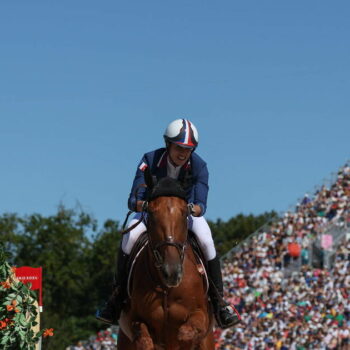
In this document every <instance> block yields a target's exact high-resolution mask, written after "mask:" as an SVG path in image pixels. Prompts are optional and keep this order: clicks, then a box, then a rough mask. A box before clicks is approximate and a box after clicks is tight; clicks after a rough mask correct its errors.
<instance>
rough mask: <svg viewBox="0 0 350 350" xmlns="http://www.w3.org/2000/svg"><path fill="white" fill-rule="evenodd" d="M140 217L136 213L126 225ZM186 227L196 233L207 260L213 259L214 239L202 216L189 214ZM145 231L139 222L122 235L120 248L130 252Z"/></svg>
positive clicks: (133, 222) (142, 223)
mask: <svg viewBox="0 0 350 350" xmlns="http://www.w3.org/2000/svg"><path fill="white" fill-rule="evenodd" d="M140 218H141V214H140V213H136V214H135V215H134V217H133V218H132V220H131V221H130V223H129V225H128V227H130V226H132V225H134V224H135V223H136V222H137V221H139V219H140ZM188 228H189V229H190V230H191V231H193V233H194V234H195V235H196V237H197V239H198V243H199V245H200V246H201V248H202V251H203V254H204V256H205V258H206V259H207V261H208V260H212V259H214V258H215V256H216V250H215V246H214V241H213V237H212V234H211V230H210V227H209V225H208V223H207V220H205V218H204V216H199V217H195V216H190V217H189V219H188ZM145 231H146V225H145V224H144V222H141V223H140V224H138V225H137V226H136V227H135V228H134V229H132V230H131V231H130V232H128V233H126V234H125V235H124V237H123V241H122V249H123V252H124V253H125V254H130V253H131V250H132V247H133V246H134V244H135V243H136V241H137V239H138V238H139V237H140V235H141V234H142V233H143V232H145Z"/></svg>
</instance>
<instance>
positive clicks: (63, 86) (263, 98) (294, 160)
mask: <svg viewBox="0 0 350 350" xmlns="http://www.w3.org/2000/svg"><path fill="white" fill-rule="evenodd" d="M349 18H350V3H349V2H348V1H336V2H329V1H277V0H276V1H261V0H259V1H232V0H229V1H226V0H224V1H215V2H214V1H211V2H209V1H202V0H201V1H197V0H193V1H171V2H170V1H128V2H127V1H124V2H121V1H81V0H75V1H56V2H53V1H23V0H22V1H7V2H4V1H2V2H1V4H0V154H1V163H0V164H1V177H0V179H1V181H0V213H4V212H17V213H19V214H21V215H23V214H31V213H34V212H37V213H41V214H44V215H49V214H53V213H55V211H56V208H57V205H58V204H59V203H63V204H65V205H66V206H67V207H74V206H75V205H76V203H77V202H79V203H80V205H81V206H82V208H83V209H84V210H86V211H88V212H90V213H92V214H94V216H95V217H96V218H97V219H98V220H99V222H100V224H101V223H102V221H104V220H105V219H107V218H112V219H115V220H120V221H122V220H123V219H124V215H125V213H126V211H127V207H126V202H127V197H128V195H129V191H130V187H131V182H132V180H133V176H134V173H135V170H136V166H137V163H138V161H139V160H140V158H141V156H142V154H143V153H145V152H146V151H150V150H152V149H154V148H158V147H161V146H162V145H163V141H162V133H163V131H164V129H165V127H166V125H167V124H168V123H169V122H170V121H172V120H173V119H176V118H178V117H187V118H189V119H190V120H192V121H193V122H194V124H196V126H197V128H198V130H199V134H200V146H199V148H198V153H199V154H200V155H201V156H202V157H203V158H204V159H205V160H206V161H207V162H208V166H209V171H210V193H209V200H208V211H207V217H208V218H209V219H212V220H216V219H217V218H222V219H224V220H227V219H228V218H230V217H232V216H234V215H236V214H238V213H240V212H242V213H245V214H249V213H253V214H259V213H262V212H264V211H268V210H272V209H275V210H277V211H283V210H285V209H287V208H288V206H289V205H291V204H295V203H296V201H297V198H298V197H300V196H302V195H303V194H304V193H305V192H306V191H310V190H313V189H314V186H315V185H317V184H321V183H322V181H323V179H324V178H326V177H329V175H330V173H331V172H333V171H336V170H337V169H338V167H339V166H341V165H343V164H344V163H345V162H346V160H347V159H349V158H350V152H349V150H350V113H349V111H350V98H349V91H350V65H349V62H350V45H349V44H350V41H349V38H350V21H349Z"/></svg>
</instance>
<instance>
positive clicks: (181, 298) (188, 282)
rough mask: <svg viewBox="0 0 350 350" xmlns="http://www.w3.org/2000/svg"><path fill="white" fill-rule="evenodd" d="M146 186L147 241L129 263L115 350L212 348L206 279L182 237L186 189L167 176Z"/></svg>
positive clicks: (185, 236)
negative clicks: (130, 270) (131, 264)
mask: <svg viewBox="0 0 350 350" xmlns="http://www.w3.org/2000/svg"><path fill="white" fill-rule="evenodd" d="M148 187H149V189H148V191H150V190H151V195H150V197H149V200H148V206H147V235H148V243H147V245H146V246H145V247H144V249H143V250H142V251H141V252H140V253H139V256H138V258H137V259H136V261H135V263H134V267H133V273H132V286H131V288H130V291H129V292H130V299H129V301H128V302H127V304H126V306H125V307H124V310H123V312H122V314H121V317H120V320H119V325H120V331H119V336H118V349H119V350H125V349H128V350H133V349H135V350H160V349H164V350H190V349H201V350H213V349H214V347H215V345H214V339H213V331H212V330H213V315H212V311H211V308H210V306H209V304H208V297H207V294H206V283H205V280H204V279H203V276H202V274H201V273H200V270H199V269H198V264H197V261H196V258H195V255H194V252H193V250H192V247H191V245H190V244H189V242H188V240H187V234H188V228H187V218H188V215H189V214H188V208H187V202H186V199H185V198H186V192H185V191H184V190H183V188H182V187H181V186H180V184H179V183H178V182H177V181H176V180H173V179H170V178H162V179H161V180H160V181H159V182H158V183H157V185H155V186H154V188H150V187H152V185H150V184H148Z"/></svg>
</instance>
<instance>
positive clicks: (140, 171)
mask: <svg viewBox="0 0 350 350" xmlns="http://www.w3.org/2000/svg"><path fill="white" fill-rule="evenodd" d="M164 140H165V145H166V147H165V148H160V149H157V150H155V151H152V152H149V153H146V154H145V155H144V156H143V158H142V160H141V162H140V163H139V166H138V168H137V171H136V175H135V179H134V182H133V185H132V189H131V193H130V196H129V201H128V206H129V209H130V210H133V211H136V212H137V213H136V214H135V216H134V218H133V219H132V220H131V221H130V224H129V227H131V225H134V224H135V223H136V222H137V221H139V219H140V217H141V212H142V210H143V206H144V201H145V199H146V193H147V192H146V191H147V190H145V189H144V188H143V187H140V186H139V185H141V184H144V183H145V178H144V171H145V169H146V168H147V167H149V168H150V170H151V173H152V174H153V175H154V176H156V177H157V179H160V178H162V177H165V176H168V177H171V178H174V179H178V180H182V181H184V180H187V181H190V182H189V186H187V197H188V198H187V200H188V203H190V205H189V206H190V208H191V214H192V215H191V216H189V220H188V226H189V229H190V230H191V231H192V232H193V233H194V234H195V235H196V237H197V240H198V242H199V245H200V247H201V249H202V251H203V253H204V257H205V259H206V261H207V267H208V268H207V272H208V275H209V279H210V280H211V281H212V283H210V285H211V286H210V288H209V296H210V299H211V302H212V304H213V308H214V314H215V317H216V320H217V323H218V325H219V326H220V327H221V328H227V327H230V326H232V325H234V324H236V323H237V322H238V317H237V315H236V313H235V312H234V311H233V309H232V308H231V307H229V304H227V303H226V302H224V301H223V299H222V298H223V282H222V275H221V268H220V261H219V257H218V256H217V254H216V249H215V246H214V241H213V237H212V233H211V230H210V227H209V225H208V223H207V221H206V219H205V218H204V216H203V215H204V213H205V211H206V206H207V196H208V189H209V186H208V176H209V173H208V169H207V164H206V163H205V162H204V161H203V159H202V158H200V157H199V156H198V155H197V153H196V152H195V149H196V147H197V146H198V132H197V129H196V127H195V126H194V125H193V124H192V123H191V122H190V121H189V120H187V119H177V120H174V121H173V122H171V123H170V124H169V125H168V127H167V128H166V130H165V133H164ZM137 188H138V192H137V198H135V190H136V189H137ZM145 231H146V225H145V223H144V222H141V223H140V224H139V225H137V226H136V227H135V228H133V229H132V230H131V231H130V232H128V233H127V234H125V235H124V236H123V240H122V244H121V248H120V250H119V253H118V261H117V274H116V276H115V281H114V286H113V290H114V291H113V293H112V295H111V296H110V298H109V300H108V302H107V303H106V305H105V308H104V309H103V310H101V311H100V310H99V311H97V314H96V318H97V319H98V320H100V321H103V322H106V323H117V322H118V319H119V316H120V312H121V309H122V304H123V301H124V300H125V298H126V279H127V262H128V257H129V254H130V252H131V250H132V247H133V246H134V244H135V242H136V241H137V239H138V238H139V237H140V235H141V234H142V233H143V232H145Z"/></svg>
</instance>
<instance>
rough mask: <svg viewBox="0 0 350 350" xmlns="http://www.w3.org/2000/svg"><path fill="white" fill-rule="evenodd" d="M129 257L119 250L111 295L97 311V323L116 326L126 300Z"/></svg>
mask: <svg viewBox="0 0 350 350" xmlns="http://www.w3.org/2000/svg"><path fill="white" fill-rule="evenodd" d="M128 258H129V255H127V254H125V253H124V252H123V251H122V249H121V248H119V252H118V259H117V268H116V275H115V276H114V281H113V286H112V294H111V295H110V296H109V298H108V301H107V303H106V304H105V306H104V308H103V309H102V310H97V312H96V318H97V319H98V320H99V321H102V322H105V323H109V324H117V323H118V320H119V317H120V313H121V311H122V307H123V302H124V300H125V298H126V280H127V265H128Z"/></svg>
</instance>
